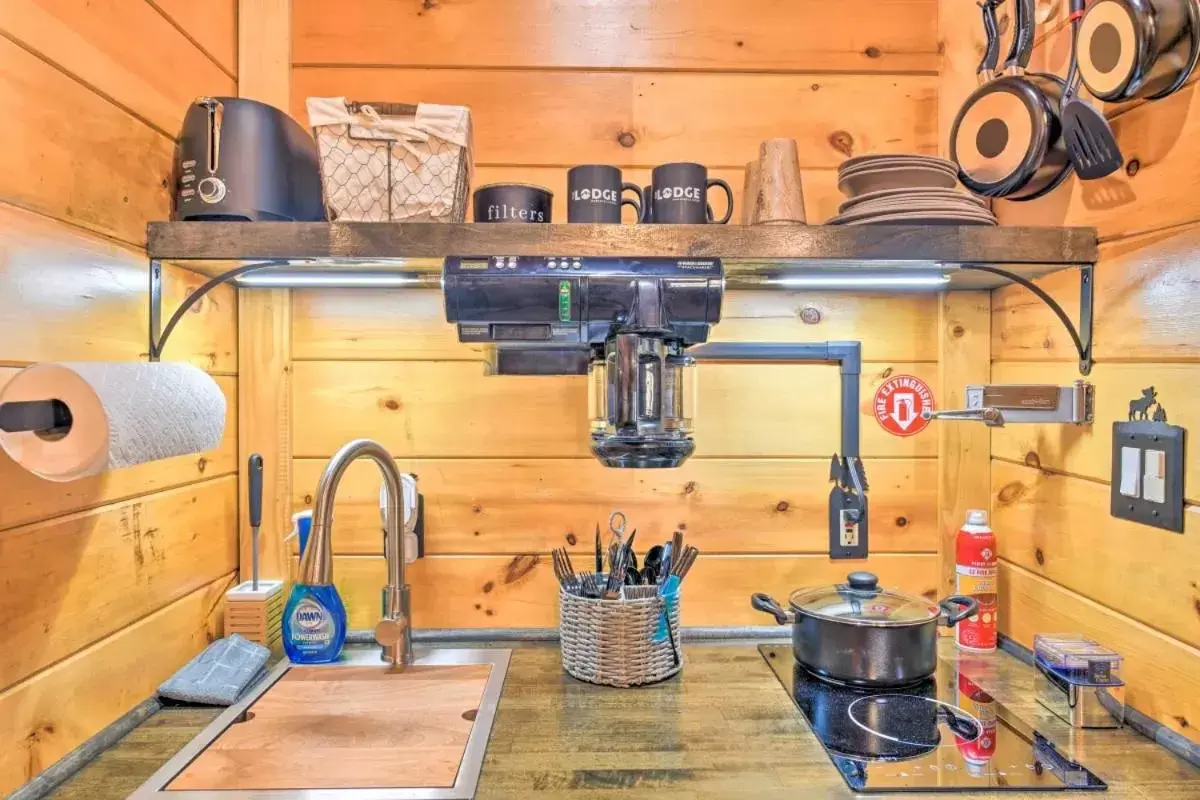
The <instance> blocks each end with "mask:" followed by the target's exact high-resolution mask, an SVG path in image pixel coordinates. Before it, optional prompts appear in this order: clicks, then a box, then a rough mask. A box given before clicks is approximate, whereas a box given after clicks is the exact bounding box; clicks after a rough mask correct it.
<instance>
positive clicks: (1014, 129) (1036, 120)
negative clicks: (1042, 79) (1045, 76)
mask: <svg viewBox="0 0 1200 800" xmlns="http://www.w3.org/2000/svg"><path fill="white" fill-rule="evenodd" d="M1035 91H1036V89H1034V87H1033V86H1032V85H1031V84H1030V83H1029V82H1028V81H1025V80H1022V79H1020V78H1016V77H1012V76H1005V77H1003V78H1000V79H998V80H995V81H992V82H991V83H989V84H987V85H986V86H982V87H980V88H979V89H976V90H975V94H973V95H972V96H971V97H970V98H969V99H968V100H967V103H966V105H965V106H964V107H963V110H962V111H961V112H960V115H959V117H958V119H957V120H955V124H954V130H953V132H952V134H951V137H950V153H951V157H952V158H954V160H955V161H956V162H957V163H958V166H959V179H960V180H961V181H962V182H963V185H965V186H966V187H967V188H969V189H971V190H972V191H975V192H978V193H980V194H991V193H993V192H996V191H999V190H1001V189H1002V188H1003V187H1004V186H1005V185H1007V184H1013V183H1015V184H1020V183H1022V182H1024V180H1027V179H1028V177H1029V176H1031V175H1032V174H1033V173H1034V172H1035V171H1036V170H1037V165H1038V164H1039V163H1041V160H1042V158H1043V156H1044V155H1045V150H1046V140H1047V138H1048V137H1047V133H1046V131H1047V127H1048V122H1047V120H1046V118H1045V112H1044V110H1043V108H1042V107H1041V103H1039V102H1038V98H1037V97H1036V96H1035V94H1034V92H1035Z"/></svg>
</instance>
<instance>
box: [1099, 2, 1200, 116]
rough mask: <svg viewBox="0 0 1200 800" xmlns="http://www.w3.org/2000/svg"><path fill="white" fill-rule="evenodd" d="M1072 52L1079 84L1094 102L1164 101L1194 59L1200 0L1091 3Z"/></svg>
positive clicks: (1199, 51)
mask: <svg viewBox="0 0 1200 800" xmlns="http://www.w3.org/2000/svg"><path fill="white" fill-rule="evenodd" d="M1078 48H1079V74H1080V76H1081V77H1082V78H1083V85H1084V86H1086V87H1087V88H1088V91H1089V92H1091V93H1092V94H1093V95H1094V96H1096V97H1097V98H1099V99H1100V100H1104V101H1105V102H1110V103H1112V102H1118V101H1121V100H1132V99H1134V98H1139V99H1146V100H1157V99H1158V98H1160V97H1166V96H1167V95H1169V94H1171V93H1172V92H1174V91H1175V90H1176V89H1178V88H1179V87H1181V86H1183V84H1184V83H1185V82H1187V79H1188V78H1189V77H1190V76H1191V74H1192V71H1193V70H1195V68H1196V61H1197V59H1198V58H1200V0H1093V2H1092V3H1090V4H1089V5H1088V9H1087V11H1086V12H1084V15H1083V21H1082V22H1081V23H1080V25H1079V44H1078Z"/></svg>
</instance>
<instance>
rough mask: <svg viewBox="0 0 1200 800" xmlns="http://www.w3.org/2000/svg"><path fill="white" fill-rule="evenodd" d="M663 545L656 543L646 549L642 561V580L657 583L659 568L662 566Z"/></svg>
mask: <svg viewBox="0 0 1200 800" xmlns="http://www.w3.org/2000/svg"><path fill="white" fill-rule="evenodd" d="M662 559H663V546H662V545H661V544H656V545H654V546H653V547H651V548H650V549H649V550H647V551H646V558H645V559H644V560H643V561H642V580H643V581H645V582H646V583H658V574H659V568H660V567H661V566H662Z"/></svg>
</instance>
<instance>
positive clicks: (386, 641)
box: [375, 617, 408, 647]
mask: <svg viewBox="0 0 1200 800" xmlns="http://www.w3.org/2000/svg"><path fill="white" fill-rule="evenodd" d="M407 632H408V620H407V619H405V618H404V617H400V618H399V619H392V618H390V617H384V618H383V619H381V620H379V624H378V625H376V626H375V641H376V642H378V643H379V644H380V645H381V646H382V647H395V646H396V645H397V644H399V643H400V642H401V641H402V640H403V639H404V635H405V633H407Z"/></svg>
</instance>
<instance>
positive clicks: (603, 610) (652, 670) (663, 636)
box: [558, 587, 683, 687]
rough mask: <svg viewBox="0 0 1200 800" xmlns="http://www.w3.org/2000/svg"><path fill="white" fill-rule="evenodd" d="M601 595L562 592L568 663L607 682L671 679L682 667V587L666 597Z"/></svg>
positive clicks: (562, 641)
mask: <svg viewBox="0 0 1200 800" xmlns="http://www.w3.org/2000/svg"><path fill="white" fill-rule="evenodd" d="M631 588H632V589H638V588H648V589H651V590H652V591H651V592H650V593H649V596H647V597H640V598H638V597H627V596H623V597H622V599H619V600H596V599H592V598H588V597H580V596H579V595H576V594H572V593H570V592H567V591H560V592H559V623H558V632H559V646H560V648H561V651H562V663H563V669H565V670H566V671H567V673H568V674H570V675H572V676H573V677H576V678H578V679H579V680H581V681H587V682H588V683H598V684H602V685H605V686H619V687H629V686H641V685H643V684H647V683H656V682H658V681H662V680H666V679H667V678H670V677H671V676H673V675H675V674H676V673H678V672H679V670H680V669H682V667H683V659H682V650H680V636H679V596H678V593H676V594H674V595H671V596H668V597H663V596H661V595H659V594H658V593H657V591H653V590H654V587H626V592H628V591H629V589H631Z"/></svg>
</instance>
